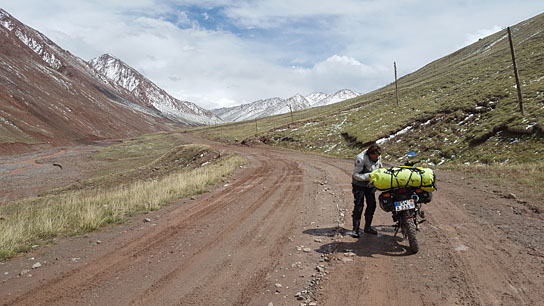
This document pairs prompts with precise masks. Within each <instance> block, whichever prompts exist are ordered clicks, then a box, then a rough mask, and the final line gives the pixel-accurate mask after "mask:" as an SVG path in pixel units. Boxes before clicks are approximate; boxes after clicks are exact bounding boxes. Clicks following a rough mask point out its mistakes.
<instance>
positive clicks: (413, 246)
mask: <svg viewBox="0 0 544 306" xmlns="http://www.w3.org/2000/svg"><path fill="white" fill-rule="evenodd" d="M403 225H404V233H405V234H406V236H407V237H408V243H409V244H410V250H411V251H412V253H414V254H415V253H417V252H418V251H419V243H418V242H417V237H416V224H415V223H414V219H406V220H404V222H403Z"/></svg>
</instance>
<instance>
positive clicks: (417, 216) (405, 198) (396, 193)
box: [378, 152, 434, 254]
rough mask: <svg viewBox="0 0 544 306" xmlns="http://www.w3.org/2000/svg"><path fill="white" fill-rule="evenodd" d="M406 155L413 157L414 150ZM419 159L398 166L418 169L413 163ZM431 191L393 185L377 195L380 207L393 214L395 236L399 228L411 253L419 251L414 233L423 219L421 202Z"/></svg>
mask: <svg viewBox="0 0 544 306" xmlns="http://www.w3.org/2000/svg"><path fill="white" fill-rule="evenodd" d="M407 156H408V157H415V156H416V154H415V152H409V153H408V154H407ZM418 162H420V160H419V161H413V162H412V161H408V162H406V163H405V164H404V166H400V167H399V168H410V169H412V170H413V171H418V169H419V168H417V167H415V165H416V164H417V163H418ZM433 187H434V186H433ZM432 195H433V194H432V192H429V191H425V190H423V189H421V188H417V187H412V186H403V187H395V188H391V189H388V190H382V192H381V193H380V195H379V197H378V201H379V204H380V207H381V209H382V210H384V211H385V212H391V213H392V214H393V221H394V222H395V225H394V228H395V237H396V236H397V234H398V232H399V230H400V231H401V232H402V234H403V235H404V239H406V238H408V243H409V244H410V250H411V251H412V253H414V254H415V253H417V252H418V251H419V243H418V241H417V236H416V233H417V232H418V231H419V226H418V225H419V224H420V223H422V222H424V221H425V214H424V212H423V210H422V204H424V203H429V202H431V200H432Z"/></svg>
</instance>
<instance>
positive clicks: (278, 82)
mask: <svg viewBox="0 0 544 306" xmlns="http://www.w3.org/2000/svg"><path fill="white" fill-rule="evenodd" d="M0 1H2V0H0ZM543 6H544V5H543V4H542V3H541V0H538V1H537V0H521V1H517V2H515V3H514V2H511V1H508V0H497V1H490V0H483V1H465V0H461V1H443V0H440V1H432V2H431V1H423V0H392V1H376V0H367V1H361V0H339V1H328V0H301V1H290V0H275V1H268V0H248V1H234V0H183V1H168V0H135V1H125V0H79V1H73V0H51V1H45V2H44V1H38V0H20V1H7V3H1V4H0V7H2V8H4V9H6V10H7V11H8V12H9V13H11V14H12V15H13V16H14V17H15V18H18V19H20V20H21V21H22V22H24V23H26V24H28V25H30V26H32V27H34V28H36V29H37V30H39V31H40V32H42V33H44V34H45V35H47V36H48V37H49V38H51V39H52V40H53V41H55V42H56V43H57V44H59V45H60V46H61V47H63V48H65V49H68V50H69V51H70V52H72V53H73V54H75V55H77V56H79V57H82V58H83V59H85V60H89V59H91V58H93V57H97V56H99V55H101V54H103V53H111V54H113V55H115V56H117V57H119V58H120V59H122V60H124V61H125V62H127V63H128V64H129V65H131V66H133V67H134V68H136V69H137V70H139V71H140V72H141V73H143V74H144V75H145V76H147V77H148V78H150V79H151V80H152V81H153V82H155V83H156V84H157V85H159V86H161V87H163V88H164V89H165V90H166V91H168V92H169V93H171V94H173V95H174V96H176V97H178V98H180V99H184V100H189V101H192V102H196V103H199V104H200V105H201V106H204V107H206V108H210V107H217V106H227V105H233V104H239V103H247V102H252V101H255V100H258V99H263V98H268V97H273V96H279V97H283V98H287V97H290V96H292V95H294V94H296V93H301V94H308V93H311V92H313V91H323V92H328V93H333V92H334V91H336V90H339V89H342V88H350V89H353V90H356V91H359V92H366V91H370V90H373V89H376V88H378V87H381V86H383V85H386V84H388V83H390V82H391V81H392V80H393V78H394V75H393V61H396V62H397V65H398V68H399V76H402V75H404V74H406V73H409V72H412V71H414V70H416V69H418V68H420V67H422V66H423V65H425V64H426V63H429V62H430V61H432V60H435V59H437V58H439V57H442V56H445V55H447V54H449V53H451V52H454V51H455V50H457V49H458V48H460V47H463V46H464V45H466V44H468V43H470V42H473V41H475V40H477V39H478V38H480V37H483V36H485V35H487V34H489V33H491V32H494V31H496V30H498V29H500V28H502V27H505V26H509V25H513V24H515V23H517V22H520V21H522V20H524V19H527V18H529V17H532V16H534V15H536V14H538V13H540V12H542V9H543ZM212 9H213V10H212ZM218 12H219V13H218ZM210 24H211V26H210ZM214 24H215V25H217V27H216V28H214V27H213V25H214ZM206 26H208V27H209V28H205V27H206ZM293 65H294V66H295V67H293Z"/></svg>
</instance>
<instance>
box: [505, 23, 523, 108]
mask: <svg viewBox="0 0 544 306" xmlns="http://www.w3.org/2000/svg"><path fill="white" fill-rule="evenodd" d="M506 31H507V32H508V41H509V42H510V52H511V53H512V63H513V64H514V76H515V77H516V87H517V89H518V102H519V111H520V112H521V115H522V116H524V113H523V101H522V100H521V86H520V85H519V77H518V68H517V66H516V56H515V54H514V44H513V43H512V34H511V33H510V27H507V28H506Z"/></svg>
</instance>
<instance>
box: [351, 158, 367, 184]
mask: <svg viewBox="0 0 544 306" xmlns="http://www.w3.org/2000/svg"><path fill="white" fill-rule="evenodd" d="M353 178H354V179H355V180H357V181H360V182H369V181H370V171H369V170H368V168H367V167H366V166H365V161H364V158H361V157H359V155H357V157H356V158H355V170H354V171H353Z"/></svg>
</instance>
